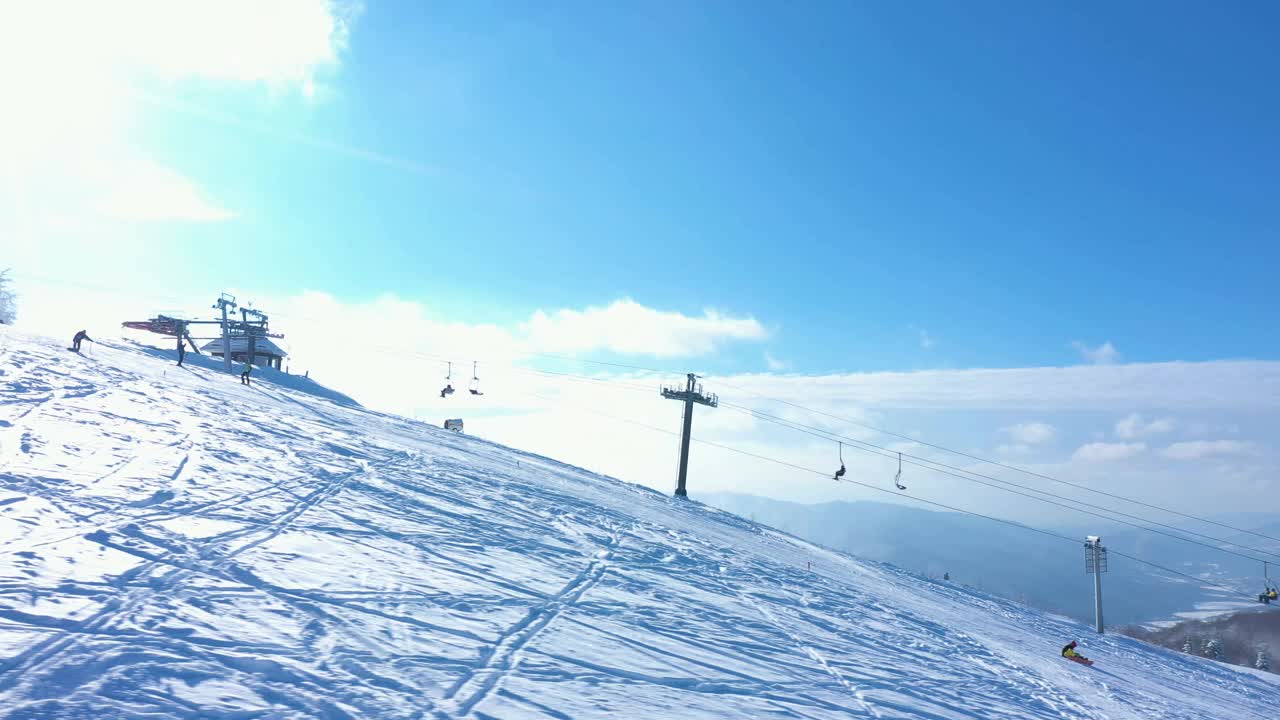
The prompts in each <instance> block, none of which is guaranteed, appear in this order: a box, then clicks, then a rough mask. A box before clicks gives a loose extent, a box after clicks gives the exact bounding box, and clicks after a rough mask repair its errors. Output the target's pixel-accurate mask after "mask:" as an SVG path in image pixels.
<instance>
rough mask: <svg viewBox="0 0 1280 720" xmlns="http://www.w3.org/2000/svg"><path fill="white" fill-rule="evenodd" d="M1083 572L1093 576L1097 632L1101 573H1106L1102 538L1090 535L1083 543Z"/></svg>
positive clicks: (1100, 604) (1099, 611) (1099, 630)
mask: <svg viewBox="0 0 1280 720" xmlns="http://www.w3.org/2000/svg"><path fill="white" fill-rule="evenodd" d="M1084 571H1085V573H1087V574H1091V575H1093V612H1094V617H1095V619H1096V621H1097V628H1098V632H1099V633H1101V632H1102V631H1103V627H1102V573H1104V572H1106V571H1107V549H1106V548H1105V547H1103V546H1102V538H1100V537H1098V536H1097V535H1090V536H1088V537H1087V538H1085V541H1084Z"/></svg>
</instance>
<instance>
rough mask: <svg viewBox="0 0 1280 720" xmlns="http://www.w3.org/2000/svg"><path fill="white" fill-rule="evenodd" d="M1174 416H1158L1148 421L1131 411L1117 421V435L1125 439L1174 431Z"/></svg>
mask: <svg viewBox="0 0 1280 720" xmlns="http://www.w3.org/2000/svg"><path fill="white" fill-rule="evenodd" d="M1173 426H1174V421H1173V418H1167V417H1165V418H1157V419H1155V420H1152V421H1150V422H1147V420H1146V419H1144V418H1143V417H1142V416H1141V415H1139V414H1138V413H1130V414H1129V415H1126V416H1125V417H1123V418H1121V419H1120V420H1119V421H1117V422H1116V437H1118V438H1122V439H1124V440H1133V439H1135V438H1140V437H1146V436H1148V435H1159V434H1163V433H1168V432H1172V431H1173Z"/></svg>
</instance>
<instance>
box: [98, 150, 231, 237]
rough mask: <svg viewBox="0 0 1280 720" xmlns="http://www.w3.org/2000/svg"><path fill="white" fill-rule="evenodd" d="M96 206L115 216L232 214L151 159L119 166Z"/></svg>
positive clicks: (214, 217)
mask: <svg viewBox="0 0 1280 720" xmlns="http://www.w3.org/2000/svg"><path fill="white" fill-rule="evenodd" d="M98 207H99V210H100V211H101V212H103V213H104V214H105V215H108V216H109V217H113V218H116V219H119V220H129V221H134V222H145V221H151V220H189V221H194V222H215V221H219V220H229V219H231V218H234V217H235V214H234V213H232V212H230V211H228V210H224V209H223V208H220V207H218V206H217V205H216V204H214V203H213V201H211V200H209V199H208V197H206V195H205V193H204V192H203V191H201V190H200V188H199V187H197V186H196V185H195V183H193V182H191V181H190V180H188V179H187V178H185V177H183V176H182V175H180V174H178V173H176V172H174V171H173V170H170V169H168V168H165V167H162V166H160V165H157V164H155V163H152V162H147V161H141V162H135V163H133V167H129V168H121V169H120V173H119V175H118V177H117V180H116V183H115V186H114V187H113V188H112V189H111V190H110V191H109V192H108V194H107V196H106V197H105V198H103V200H102V201H101V202H100V203H99V206H98Z"/></svg>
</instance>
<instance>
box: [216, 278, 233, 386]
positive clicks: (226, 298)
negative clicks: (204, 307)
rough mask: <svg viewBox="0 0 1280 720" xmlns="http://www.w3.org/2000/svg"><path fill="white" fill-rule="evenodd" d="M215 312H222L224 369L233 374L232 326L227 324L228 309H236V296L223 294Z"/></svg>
mask: <svg viewBox="0 0 1280 720" xmlns="http://www.w3.org/2000/svg"><path fill="white" fill-rule="evenodd" d="M213 308H214V309H215V310H221V311H222V367H223V368H224V369H225V370H226V371H227V372H228V373H230V372H231V326H230V325H229V324H228V322H227V308H231V309H233V310H234V309H235V308H236V298H235V296H234V295H228V294H226V293H222V296H221V297H219V298H218V301H217V302H215V303H214V304H213Z"/></svg>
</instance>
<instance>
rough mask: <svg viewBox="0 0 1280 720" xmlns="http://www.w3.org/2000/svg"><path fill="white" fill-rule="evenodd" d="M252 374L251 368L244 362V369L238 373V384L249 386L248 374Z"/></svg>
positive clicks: (246, 361)
mask: <svg viewBox="0 0 1280 720" xmlns="http://www.w3.org/2000/svg"><path fill="white" fill-rule="evenodd" d="M252 372H253V366H252V365H250V364H249V361H248V360H245V361H244V369H243V370H241V371H240V384H241V385H249V384H250V383H249V374H250V373H252Z"/></svg>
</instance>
